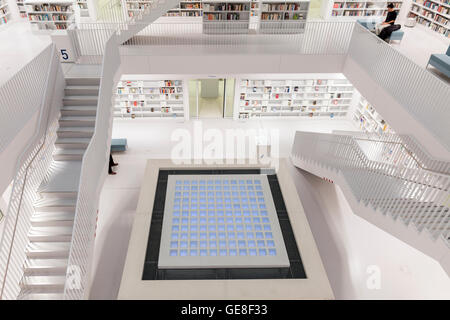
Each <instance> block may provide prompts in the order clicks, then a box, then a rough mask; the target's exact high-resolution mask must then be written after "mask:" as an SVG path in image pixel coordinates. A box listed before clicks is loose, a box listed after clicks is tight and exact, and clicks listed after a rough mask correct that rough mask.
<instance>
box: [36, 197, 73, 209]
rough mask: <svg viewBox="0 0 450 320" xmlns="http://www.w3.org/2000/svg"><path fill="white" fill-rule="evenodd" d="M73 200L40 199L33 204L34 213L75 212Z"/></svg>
mask: <svg viewBox="0 0 450 320" xmlns="http://www.w3.org/2000/svg"><path fill="white" fill-rule="evenodd" d="M76 203H77V200H76V199H75V198H42V199H39V200H37V201H35V203H34V210H35V211H36V212H55V211H60V212H75V205H76Z"/></svg>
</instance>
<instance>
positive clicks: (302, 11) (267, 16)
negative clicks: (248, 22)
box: [260, 0, 309, 33]
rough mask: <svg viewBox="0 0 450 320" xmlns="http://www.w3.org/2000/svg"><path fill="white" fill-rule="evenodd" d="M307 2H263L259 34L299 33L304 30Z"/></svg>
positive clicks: (287, 0)
mask: <svg viewBox="0 0 450 320" xmlns="http://www.w3.org/2000/svg"><path fill="white" fill-rule="evenodd" d="M308 9H309V1H290V0H285V1H281V0H270V1H266V0H263V1H262V3H261V21H260V30H261V32H270V33H278V32H281V33H301V32H303V31H304V30H305V26H306V18H307V15H308Z"/></svg>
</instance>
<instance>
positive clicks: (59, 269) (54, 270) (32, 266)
mask: <svg viewBox="0 0 450 320" xmlns="http://www.w3.org/2000/svg"><path fill="white" fill-rule="evenodd" d="M23 269H24V270H23V271H24V275H36V276H37V275H54V276H62V275H65V274H66V271H67V259H27V260H26V261H25V265H24V268H23Z"/></svg>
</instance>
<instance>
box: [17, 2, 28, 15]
mask: <svg viewBox="0 0 450 320" xmlns="http://www.w3.org/2000/svg"><path fill="white" fill-rule="evenodd" d="M23 1H24V0H16V3H17V8H18V9H19V15H20V17H21V18H26V17H27V10H26V9H25V5H24V3H23Z"/></svg>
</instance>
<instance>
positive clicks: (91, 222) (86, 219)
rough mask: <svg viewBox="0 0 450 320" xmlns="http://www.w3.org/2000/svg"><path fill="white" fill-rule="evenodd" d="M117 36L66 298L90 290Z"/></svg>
mask: <svg viewBox="0 0 450 320" xmlns="http://www.w3.org/2000/svg"><path fill="white" fill-rule="evenodd" d="M115 37H116V36H115V35H114V36H112V37H110V39H109V40H108V41H107V42H106V45H105V55H104V57H103V66H102V74H101V80H100V90H99V97H98V105H97V116H96V121H95V131H94V135H93V136H92V139H91V142H90V143H89V146H88V148H87V149H86V152H85V154H84V156H83V162H82V167H81V176H80V184H79V190H78V198H77V204H76V211H75V220H74V226H73V231H72V241H71V245H70V254H69V261H68V271H67V279H68V281H66V286H65V288H64V297H65V299H77V300H78V299H85V298H87V297H86V295H87V294H88V293H89V290H88V284H89V276H90V270H91V263H92V254H93V250H94V240H95V237H94V234H95V227H96V217H97V208H98V202H99V197H100V191H101V188H102V184H103V181H104V178H105V176H106V172H107V167H106V165H107V163H108V161H109V145H110V140H111V129H112V112H113V108H112V106H113V101H112V99H113V94H112V93H113V90H114V84H115V83H114V81H115V80H114V76H115V73H116V71H117V70H118V68H119V66H120V56H119V48H118V46H117V42H116V41H117V40H116V39H115ZM74 277H76V278H74ZM78 282H81V283H78Z"/></svg>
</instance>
